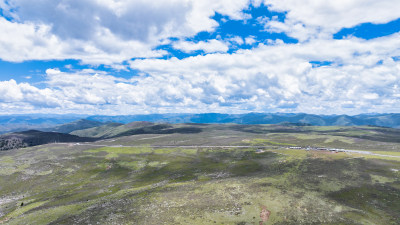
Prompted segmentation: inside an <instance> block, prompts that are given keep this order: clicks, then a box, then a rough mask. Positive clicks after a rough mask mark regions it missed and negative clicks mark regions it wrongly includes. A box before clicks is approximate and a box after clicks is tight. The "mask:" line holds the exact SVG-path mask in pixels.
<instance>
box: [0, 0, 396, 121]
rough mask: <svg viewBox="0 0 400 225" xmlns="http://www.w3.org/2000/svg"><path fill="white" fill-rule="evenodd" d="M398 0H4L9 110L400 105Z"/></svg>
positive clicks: (1, 102)
mask: <svg viewBox="0 0 400 225" xmlns="http://www.w3.org/2000/svg"><path fill="white" fill-rule="evenodd" d="M399 9H400V1H398V0H379V1H376V0H335V1H332V0H301V1H299V0H218V1H215V0H152V1H148V0H79V1H76V0H57V1H55V0H35V1H32V0H0V114H31V113H46V114H47V113H52V114H69V113H74V114H97V115H127V114H149V113H209V112H215V113H247V112H266V113H275V112H283V113H298V112H302V113H313V114H349V115H354V114H360V113H400V10H399Z"/></svg>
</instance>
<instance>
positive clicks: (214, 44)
mask: <svg viewBox="0 0 400 225" xmlns="http://www.w3.org/2000/svg"><path fill="white" fill-rule="evenodd" d="M173 47H174V48H175V49H179V50H181V51H183V52H186V53H190V52H194V51H199V50H202V51H204V52H205V53H211V52H227V51H228V50H229V47H228V45H227V44H226V43H225V42H223V41H220V40H215V39H213V40H208V41H199V42H197V43H195V42H190V41H179V42H176V43H174V44H173Z"/></svg>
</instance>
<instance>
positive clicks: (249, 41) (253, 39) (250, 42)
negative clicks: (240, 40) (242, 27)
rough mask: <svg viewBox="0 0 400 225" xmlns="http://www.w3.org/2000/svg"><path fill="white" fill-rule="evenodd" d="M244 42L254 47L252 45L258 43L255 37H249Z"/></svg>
mask: <svg viewBox="0 0 400 225" xmlns="http://www.w3.org/2000/svg"><path fill="white" fill-rule="evenodd" d="M244 42H245V43H246V45H252V44H254V43H256V42H257V40H256V39H255V37H253V36H249V37H246V38H245V39H244Z"/></svg>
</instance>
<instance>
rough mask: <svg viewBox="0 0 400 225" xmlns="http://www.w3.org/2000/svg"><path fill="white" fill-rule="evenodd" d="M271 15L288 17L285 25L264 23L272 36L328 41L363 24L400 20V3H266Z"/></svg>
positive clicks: (389, 0) (325, 0) (365, 0)
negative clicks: (343, 29) (276, 13)
mask: <svg viewBox="0 0 400 225" xmlns="http://www.w3.org/2000/svg"><path fill="white" fill-rule="evenodd" d="M264 4H265V5H267V6H268V8H269V9H270V10H272V11H277V12H284V13H286V18H285V21H284V22H280V21H278V20H276V19H265V18H264V20H263V21H264V23H265V27H266V29H267V30H268V31H270V32H285V33H287V34H288V35H290V36H292V37H295V38H298V39H299V40H301V41H305V40H308V39H310V38H329V37H331V36H332V34H334V33H336V32H338V31H339V30H340V29H342V28H351V27H354V26H356V25H358V24H361V23H374V24H380V23H387V22H390V21H392V20H395V19H398V18H400V14H399V12H398V9H399V8H400V2H399V1H393V0H381V1H374V0H337V1H330V0H320V1H315V0H304V1H297V0H265V1H264Z"/></svg>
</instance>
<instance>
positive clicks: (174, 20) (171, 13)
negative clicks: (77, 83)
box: [0, 0, 249, 64]
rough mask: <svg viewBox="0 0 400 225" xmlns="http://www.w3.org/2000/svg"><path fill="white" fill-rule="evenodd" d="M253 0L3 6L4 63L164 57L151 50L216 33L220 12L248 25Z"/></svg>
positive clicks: (0, 53) (11, 1)
mask: <svg viewBox="0 0 400 225" xmlns="http://www.w3.org/2000/svg"><path fill="white" fill-rule="evenodd" d="M248 4H249V0H238V1H234V2H232V1H228V0H224V1H211V0H204V1H195V0H172V1H171V0H157V1H151V2H149V1H145V0H134V1H132V0H82V1H67V0H61V1H53V0H42V1H30V0H8V1H4V0H1V1H0V7H1V8H2V9H3V13H4V14H5V16H7V17H9V18H12V19H13V20H12V22H10V21H8V20H6V19H4V18H2V17H0V33H2V34H6V35H2V36H1V38H0V47H1V48H0V49H1V50H0V59H2V60H6V61H13V62H20V61H23V60H31V59H36V60H44V59H45V60H47V59H69V58H72V59H79V60H83V62H84V63H90V64H114V63H120V62H123V61H125V60H128V59H131V58H135V57H145V58H149V57H160V56H162V55H165V54H167V53H166V52H165V51H154V50H152V49H153V48H155V47H156V46H158V45H159V44H161V43H165V41H166V40H167V38H170V37H178V38H180V37H189V36H194V35H196V34H197V33H198V32H201V31H213V30H214V29H215V28H216V27H217V26H218V23H217V22H216V21H215V20H213V19H211V18H210V17H212V16H213V15H214V14H215V13H216V12H218V13H220V14H223V15H226V16H228V17H229V18H231V19H244V18H247V17H248V15H246V14H244V13H242V10H243V9H244V8H247V6H248Z"/></svg>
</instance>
